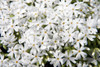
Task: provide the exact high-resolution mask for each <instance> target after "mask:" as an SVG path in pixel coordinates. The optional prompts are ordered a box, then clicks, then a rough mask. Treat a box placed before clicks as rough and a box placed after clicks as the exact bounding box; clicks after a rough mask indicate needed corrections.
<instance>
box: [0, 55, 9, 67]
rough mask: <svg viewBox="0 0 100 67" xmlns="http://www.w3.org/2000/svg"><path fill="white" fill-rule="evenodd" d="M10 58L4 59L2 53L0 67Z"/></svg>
mask: <svg viewBox="0 0 100 67" xmlns="http://www.w3.org/2000/svg"><path fill="white" fill-rule="evenodd" d="M7 62H8V59H4V56H3V55H0V67H2V66H4V65H7Z"/></svg>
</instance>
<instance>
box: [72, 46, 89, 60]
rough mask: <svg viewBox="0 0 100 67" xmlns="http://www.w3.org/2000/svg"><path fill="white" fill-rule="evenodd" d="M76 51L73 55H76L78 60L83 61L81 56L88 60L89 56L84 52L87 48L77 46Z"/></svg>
mask: <svg viewBox="0 0 100 67" xmlns="http://www.w3.org/2000/svg"><path fill="white" fill-rule="evenodd" d="M75 48H76V50H73V53H74V54H76V59H81V56H82V57H83V59H84V60H85V59H86V56H87V54H86V53H85V52H83V50H85V49H86V48H85V47H84V46H81V47H80V46H77V47H75Z"/></svg>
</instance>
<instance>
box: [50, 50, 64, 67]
mask: <svg viewBox="0 0 100 67" xmlns="http://www.w3.org/2000/svg"><path fill="white" fill-rule="evenodd" d="M53 55H54V58H51V59H50V60H51V63H50V64H54V67H57V66H58V67H61V65H60V63H61V64H63V58H62V57H63V56H64V55H63V54H62V53H60V52H59V51H56V52H55V53H54V54H53Z"/></svg>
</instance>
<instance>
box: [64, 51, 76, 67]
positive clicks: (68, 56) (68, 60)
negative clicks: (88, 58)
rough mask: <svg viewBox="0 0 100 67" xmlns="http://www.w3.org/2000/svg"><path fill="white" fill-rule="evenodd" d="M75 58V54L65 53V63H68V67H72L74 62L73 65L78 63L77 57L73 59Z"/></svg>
mask: <svg viewBox="0 0 100 67" xmlns="http://www.w3.org/2000/svg"><path fill="white" fill-rule="evenodd" d="M72 56H73V53H72V51H70V52H67V51H66V52H65V54H64V57H65V58H64V62H66V66H69V67H72V63H71V62H73V63H76V61H75V60H76V59H75V57H72Z"/></svg>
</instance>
